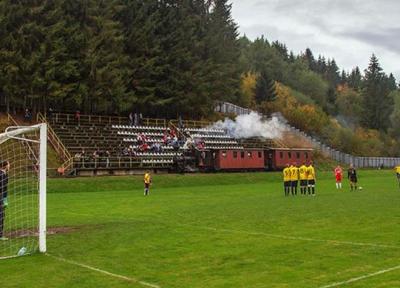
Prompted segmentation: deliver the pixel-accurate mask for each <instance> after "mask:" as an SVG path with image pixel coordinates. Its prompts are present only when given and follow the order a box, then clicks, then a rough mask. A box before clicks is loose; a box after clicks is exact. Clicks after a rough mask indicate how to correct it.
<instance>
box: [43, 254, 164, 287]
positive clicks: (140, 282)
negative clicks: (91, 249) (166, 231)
mask: <svg viewBox="0 0 400 288" xmlns="http://www.w3.org/2000/svg"><path fill="white" fill-rule="evenodd" d="M45 255H47V256H49V257H51V258H54V259H56V260H58V261H61V262H65V263H68V264H71V265H75V266H79V267H81V268H85V269H88V270H91V271H95V272H98V273H101V274H104V275H107V276H110V277H113V278H117V279H121V280H125V281H128V282H133V283H138V284H141V285H143V286H146V287H151V288H161V287H160V286H158V285H156V284H152V283H148V282H145V281H140V280H138V279H136V278H132V277H127V276H124V275H119V274H115V273H112V272H108V271H106V270H102V269H99V268H96V267H92V266H89V265H86V264H83V263H79V262H76V261H72V260H68V259H65V258H62V257H59V256H54V255H52V254H49V253H46V254H45Z"/></svg>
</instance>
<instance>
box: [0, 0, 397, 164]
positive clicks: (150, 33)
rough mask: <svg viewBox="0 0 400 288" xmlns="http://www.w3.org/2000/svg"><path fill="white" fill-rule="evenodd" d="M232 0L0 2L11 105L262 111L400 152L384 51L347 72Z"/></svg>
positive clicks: (374, 151)
mask: <svg viewBox="0 0 400 288" xmlns="http://www.w3.org/2000/svg"><path fill="white" fill-rule="evenodd" d="M231 10H232V5H231V4H230V2H229V1H228V0H211V1H210V0H196V1H194V0H188V1H178V0H172V1H158V0H146V1H139V0H128V1H120V0H113V1H100V2H99V1H93V0H89V1H83V2H82V1H81V2H79V1H78V2H74V1H72V2H71V1H67V0H56V1H28V2H27V3H22V2H18V1H17V2H16V1H11V0H5V1H1V2H0V21H1V23H2V25H0V40H1V41H0V67H3V69H1V70H0V83H1V85H0V98H1V100H2V101H1V102H0V103H2V104H1V105H2V106H1V107H0V108H1V109H2V110H3V111H16V110H23V109H25V108H30V109H31V110H32V111H33V112H37V111H42V112H45V111H46V110H47V109H49V108H52V109H53V111H63V112H65V111H75V110H80V111H82V113H85V114H109V115H110V114H116V115H128V114H129V112H132V111H133V112H140V113H142V114H144V116H147V117H159V118H175V119H176V118H177V117H178V116H182V117H184V118H189V119H215V118H216V116H215V115H214V109H213V108H214V106H215V102H216V101H228V102H232V103H234V104H238V105H241V106H244V107H250V108H252V109H256V110H259V111H261V112H263V113H267V114H269V113H273V112H281V113H282V114H283V115H284V116H285V117H286V118H287V119H288V120H289V121H290V123H291V124H292V125H294V126H296V127H298V128H300V129H302V130H305V131H306V132H307V133H309V134H312V135H314V136H315V137H318V138H320V139H321V141H323V142H326V143H327V144H329V145H330V146H332V147H335V148H337V149H340V150H342V151H344V152H348V153H351V154H355V155H368V156H399V155H400V144H399V140H400V126H399V125H400V124H399V123H400V92H399V89H398V86H397V83H396V79H395V78H394V76H393V75H392V74H391V73H385V72H384V71H383V69H382V67H381V66H380V64H379V60H378V58H377V57H376V56H375V55H372V56H371V59H370V64H369V66H368V67H367V68H366V69H365V71H364V72H362V69H360V68H359V67H355V68H354V69H353V70H352V71H343V70H342V71H341V70H340V68H339V67H338V65H337V64H336V61H335V60H334V59H326V58H325V57H324V56H323V55H319V56H318V57H315V56H314V55H313V53H312V51H311V49H308V48H307V49H306V50H305V51H304V52H302V53H300V54H298V55H296V54H294V53H293V52H291V51H290V50H289V49H288V48H287V47H286V45H285V44H284V43H280V42H278V41H275V42H272V43H270V42H269V41H268V40H267V38H264V37H260V38H257V39H255V40H254V41H251V40H249V39H247V38H246V37H245V36H243V37H240V36H239V32H238V25H237V24H236V23H235V20H234V19H233V18H232V13H231Z"/></svg>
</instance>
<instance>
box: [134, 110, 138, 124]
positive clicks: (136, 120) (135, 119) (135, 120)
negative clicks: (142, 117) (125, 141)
mask: <svg viewBox="0 0 400 288" xmlns="http://www.w3.org/2000/svg"><path fill="white" fill-rule="evenodd" d="M133 121H134V123H133V125H135V126H139V115H138V113H136V112H135V116H134V120H133Z"/></svg>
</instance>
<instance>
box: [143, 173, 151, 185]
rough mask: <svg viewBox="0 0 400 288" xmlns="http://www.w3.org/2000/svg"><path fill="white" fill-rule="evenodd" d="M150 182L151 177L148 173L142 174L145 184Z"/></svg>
mask: <svg viewBox="0 0 400 288" xmlns="http://www.w3.org/2000/svg"><path fill="white" fill-rule="evenodd" d="M150 182H151V177H150V174H149V173H146V174H144V183H145V184H150Z"/></svg>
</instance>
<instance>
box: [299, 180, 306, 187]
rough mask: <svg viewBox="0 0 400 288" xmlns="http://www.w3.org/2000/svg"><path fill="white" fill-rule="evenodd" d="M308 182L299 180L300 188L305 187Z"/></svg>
mask: <svg viewBox="0 0 400 288" xmlns="http://www.w3.org/2000/svg"><path fill="white" fill-rule="evenodd" d="M307 184H308V181H307V180H300V186H307Z"/></svg>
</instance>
